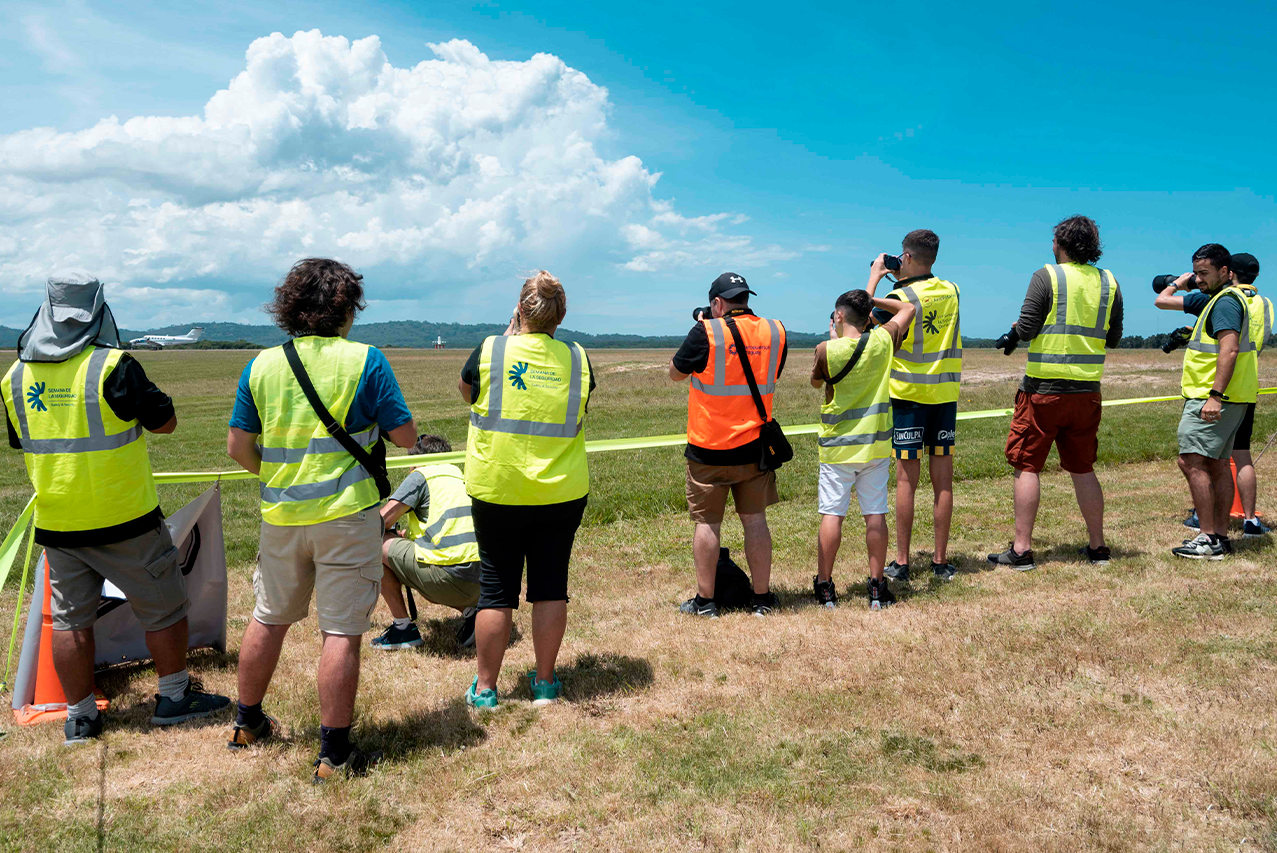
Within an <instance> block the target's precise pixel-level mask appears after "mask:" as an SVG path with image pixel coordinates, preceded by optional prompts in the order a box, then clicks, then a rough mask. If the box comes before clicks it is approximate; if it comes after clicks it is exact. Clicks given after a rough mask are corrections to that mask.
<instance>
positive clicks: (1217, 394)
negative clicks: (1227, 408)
mask: <svg viewBox="0 0 1277 853" xmlns="http://www.w3.org/2000/svg"><path fill="white" fill-rule="evenodd" d="M1207 396H1209V397H1212V398H1214V399H1216V400H1223V399H1224V392H1223V391H1216V390H1215V389H1214V388H1212V389H1210V391H1209V392H1208V394H1207Z"/></svg>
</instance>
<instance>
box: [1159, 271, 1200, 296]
mask: <svg viewBox="0 0 1277 853" xmlns="http://www.w3.org/2000/svg"><path fill="white" fill-rule="evenodd" d="M1177 278H1179V276H1177V275H1175V274H1173V273H1171V274H1167V275H1155V276H1153V292H1154V293H1161V292H1162V291H1163V290H1165V289H1166V288H1168V287H1170V286H1171V285H1172V284H1174V283H1175V279H1177ZM1189 284H1190V285H1191V284H1192V282H1191V281H1190V282H1189Z"/></svg>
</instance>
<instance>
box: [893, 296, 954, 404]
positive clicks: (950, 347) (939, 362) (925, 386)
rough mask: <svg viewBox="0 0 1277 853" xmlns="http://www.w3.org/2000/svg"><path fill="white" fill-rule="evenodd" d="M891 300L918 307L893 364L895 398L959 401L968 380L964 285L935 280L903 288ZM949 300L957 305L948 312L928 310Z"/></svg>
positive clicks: (926, 401)
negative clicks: (965, 373) (964, 365)
mask: <svg viewBox="0 0 1277 853" xmlns="http://www.w3.org/2000/svg"><path fill="white" fill-rule="evenodd" d="M950 290H952V294H950ZM888 296H895V297H896V298H898V299H902V300H907V301H908V302H909V303H910V304H911V305H913V308H914V316H913V322H912V323H911V324H910V326H909V330H908V332H907V333H906V335H905V340H904V343H903V344H902V345H901V347H900V349H899V350H898V351H897V352H896V354H895V357H894V359H893V361H892V365H891V396H892V397H893V398H894V399H897V400H909V401H911V402H914V403H924V404H934V403H951V402H953V401H955V400H957V399H958V395H959V393H960V392H961V387H960V383H961V382H962V329H961V327H960V323H959V319H960V313H961V312H960V304H959V300H960V299H961V294H960V293H959V291H958V286H957V285H956V284H954V283H953V282H951V281H945V280H944V279H940V278H936V277H934V276H933V277H931V278H928V279H926V280H924V281H915V282H912V283H910V284H906V285H905V286H904V287H899V288H897V289H895V290H893V291H892V292H891V293H889V294H888ZM937 297H939V298H938V299H937ZM947 297H951V298H952V300H953V301H952V303H951V304H946V305H944V307H943V310H942V309H940V308H936V309H933V310H928V308H929V306H931V305H932V304H933V303H948V302H949V299H948V298H947ZM950 321H952V322H950ZM928 327H930V331H929V330H928Z"/></svg>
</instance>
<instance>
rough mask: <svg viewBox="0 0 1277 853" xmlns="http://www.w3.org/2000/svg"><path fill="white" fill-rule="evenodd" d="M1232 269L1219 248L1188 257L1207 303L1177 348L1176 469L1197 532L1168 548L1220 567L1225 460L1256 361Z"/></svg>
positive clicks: (1179, 283) (1228, 477)
mask: <svg viewBox="0 0 1277 853" xmlns="http://www.w3.org/2000/svg"><path fill="white" fill-rule="evenodd" d="M1231 263H1232V256H1231V255H1230V254H1229V252H1228V250H1227V249H1225V248H1224V247H1223V246H1221V245H1220V244H1218V243H1207V244H1206V245H1204V246H1202V247H1201V248H1200V249H1198V250H1197V251H1196V252H1194V253H1193V272H1192V274H1191V275H1192V280H1193V281H1195V282H1196V283H1197V286H1198V287H1199V288H1200V289H1201V291H1202V294H1203V295H1204V296H1205V297H1206V304H1205V305H1204V306H1202V307H1201V310H1200V313H1199V314H1198V316H1197V322H1196V323H1195V324H1194V325H1193V334H1192V337H1191V338H1190V339H1189V342H1188V346H1187V347H1185V349H1184V371H1183V376H1182V378H1181V380H1180V393H1181V394H1182V395H1183V397H1184V409H1183V413H1182V414H1181V416H1180V421H1179V429H1178V433H1177V437H1178V439H1179V468H1180V470H1181V471H1183V472H1184V478H1185V479H1186V480H1187V481H1188V489H1189V492H1190V493H1191V494H1192V496H1193V508H1194V510H1195V511H1196V512H1197V519H1198V529H1199V532H1198V534H1197V536H1196V537H1195V538H1193V539H1190V540H1187V541H1185V542H1184V544H1183V545H1181V546H1180V547H1178V548H1172V549H1171V553H1172V554H1174V555H1175V556H1177V557H1185V558H1188V559H1192V560H1222V559H1223V558H1224V556H1225V555H1226V554H1228V553H1230V552H1231V548H1230V546H1229V544H1228V522H1229V512H1230V510H1231V509H1232V505H1233V477H1232V472H1231V471H1230V470H1229V464H1228V457H1229V456H1230V454H1231V453H1232V451H1233V442H1234V440H1235V439H1236V437H1237V433H1238V431H1239V430H1240V429H1241V424H1242V421H1243V420H1244V419H1245V417H1246V412H1247V409H1248V404H1251V403H1254V402H1255V401H1256V400H1257V399H1258V397H1259V359H1258V353H1257V348H1256V344H1255V341H1254V338H1255V334H1254V332H1253V331H1252V330H1253V328H1254V327H1253V324H1252V322H1251V320H1252V318H1251V311H1250V304H1249V302H1248V299H1247V296H1246V293H1245V292H1244V291H1243V290H1241V288H1239V287H1238V286H1237V285H1236V284H1235V283H1234V281H1233V271H1232V268H1231V267H1230V266H1229V265H1230V264H1231ZM1189 281H1190V278H1189V274H1187V273H1186V274H1185V275H1182V276H1180V277H1179V278H1178V279H1176V288H1177V289H1181V288H1184V287H1186V286H1187V285H1188V284H1189ZM1168 290H1169V288H1168ZM1164 293H1165V291H1164ZM1168 296H1169V294H1168ZM1158 298H1159V299H1161V298H1162V297H1161V296H1159V297H1158ZM1200 299H1201V297H1196V298H1195V299H1194V300H1193V301H1194V302H1198V301H1200ZM1262 331H1263V329H1262V326H1261V327H1260V329H1259V332H1260V333H1262Z"/></svg>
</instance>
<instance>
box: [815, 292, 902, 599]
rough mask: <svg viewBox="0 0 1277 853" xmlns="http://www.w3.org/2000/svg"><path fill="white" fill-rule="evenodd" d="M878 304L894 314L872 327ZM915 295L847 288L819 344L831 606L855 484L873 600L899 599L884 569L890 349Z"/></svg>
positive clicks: (824, 586) (819, 578) (822, 541)
mask: <svg viewBox="0 0 1277 853" xmlns="http://www.w3.org/2000/svg"><path fill="white" fill-rule="evenodd" d="M874 307H877V308H879V309H880V310H883V311H885V312H887V314H888V316H890V317H891V319H889V320H888V321H887V322H886V323H884V324H880V325H879V326H877V327H876V328H874V329H873V330H872V331H870V329H869V321H870V314H871V313H872V311H873V309H874ZM913 316H914V304H913V301H912V300H910V301H905V300H896V299H872V298H871V297H870V296H869V293H868V291H864V290H849V291H847V292H846V293H844V294H843V295H842V296H839V297H838V301H837V302H835V303H834V313H833V314H832V315H831V319H830V321H829V341H827V342H826V341H821V342H820V343H819V344H817V345H816V360H815V364H814V365H813V366H812V371H811V385H812V387H813V388H823V389H824V391H825V404H824V405H823V406H821V407H820V438H819V445H820V480H819V504H818V508H819V511H820V535H819V537H818V538H817V540H816V577H815V578H813V579H812V586H813V588H814V590H815V593H816V602H817V603H818V604H822V605H824V606H825V607H834V606H835V605H836V604H837V602H838V593H837V591H836V590H835V589H834V578H833V574H834V559H835V558H836V557H837V556H838V548H839V546H840V545H841V544H842V525H843V519H844V518H845V517H846V515H847V510H848V508H849V507H850V505H851V492H852V490H853V489H854V490H855V492H856V501H857V503H859V504H860V514H861V515H863V516H864V519H865V551H866V553H867V554H868V555H869V580H868V595H869V607H870V609H871V610H877V609H879V608H881V607H883V606H885V605H889V604H891V603H892V602H894V601H895V600H896V598H895V596H894V595H892V594H891V590H890V589H889V588H888V586H887V581H886V580H885V579H884V577H883V564H884V563H885V562H886V560H887V474H888V470H889V463H888V462H887V459H888V458H889V457H890V455H891V447H890V439H891V396H890V384H891V367H892V356H893V354H894V353H896V352H897V351H898V350H899V349H900V348H901V347H902V346H903V345H904V344H905V341H906V340H907V339H908V335H909V329H910V328H911V323H912V321H913Z"/></svg>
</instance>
